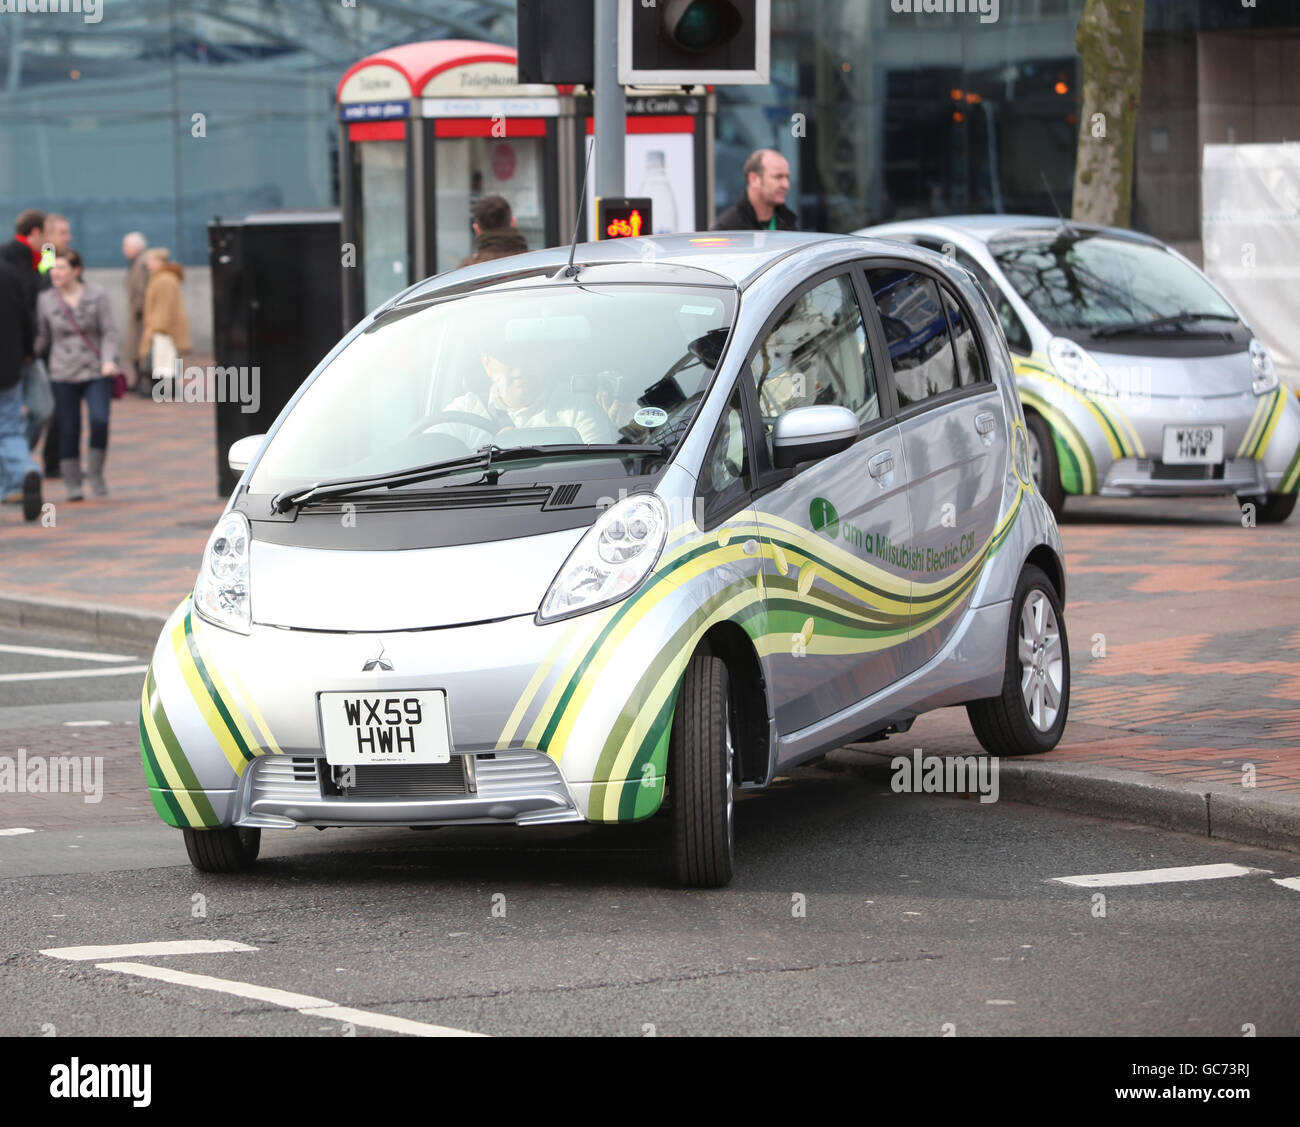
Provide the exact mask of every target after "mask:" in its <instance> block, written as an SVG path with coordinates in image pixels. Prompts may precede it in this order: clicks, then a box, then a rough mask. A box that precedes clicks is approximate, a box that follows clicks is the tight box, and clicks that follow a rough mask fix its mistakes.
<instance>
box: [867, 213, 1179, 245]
mask: <svg viewBox="0 0 1300 1127" xmlns="http://www.w3.org/2000/svg"><path fill="white" fill-rule="evenodd" d="M1069 226H1071V227H1072V228H1074V229H1075V230H1076V231H1083V232H1086V233H1088V234H1090V235H1108V236H1110V237H1112V238H1116V239H1124V240H1127V241H1129V242H1138V243H1147V244H1149V245H1151V246H1164V244H1163V243H1162V242H1161V241H1160V240H1159V239H1157V238H1155V237H1153V236H1151V235H1144V234H1142V233H1141V232H1140V231H1130V230H1128V229H1127V228H1124V227H1105V226H1101V225H1099V224H1096V223H1078V222H1075V221H1074V220H1070V221H1069ZM1061 227H1062V220H1061V219H1060V218H1058V217H1057V216H1055V215H998V214H984V215H941V216H936V217H934V218H931V219H904V220H901V221H899V222H896V223H882V224H879V225H877V226H875V227H864V228H862V229H861V230H859V231H857V232H856V233H857V234H859V235H867V236H875V237H877V238H884V239H887V238H889V237H890V235H892V234H904V233H906V234H918V235H925V234H931V235H939V236H942V235H949V234H962V235H966V236H967V237H969V238H973V239H978V240H979V241H980V242H983V243H994V242H998V241H999V240H1001V239H1003V238H1007V237H1013V238H1014V237H1015V236H1017V235H1032V234H1036V233H1039V232H1041V233H1042V234H1044V235H1055V234H1056V233H1058V232H1059V231H1060V230H1061Z"/></svg>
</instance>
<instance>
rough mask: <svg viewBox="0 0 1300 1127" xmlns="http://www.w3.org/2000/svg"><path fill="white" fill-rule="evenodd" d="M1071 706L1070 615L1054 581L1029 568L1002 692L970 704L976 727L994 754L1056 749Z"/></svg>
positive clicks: (1015, 604)
mask: <svg viewBox="0 0 1300 1127" xmlns="http://www.w3.org/2000/svg"><path fill="white" fill-rule="evenodd" d="M1069 707H1070V648H1069V643H1068V641H1067V639H1066V635H1065V615H1064V613H1063V612H1062V610H1061V600H1060V599H1059V598H1058V597H1057V594H1056V590H1055V588H1053V586H1052V584H1051V581H1050V580H1049V579H1048V578H1047V576H1046V575H1044V574H1043V572H1042V571H1041V570H1039V569H1038V568H1036V567H1034V566H1033V564H1027V565H1025V569H1024V571H1022V572H1021V573H1020V581H1019V582H1018V583H1017V584H1016V594H1015V598H1014V599H1013V600H1012V603H1011V624H1010V628H1009V629H1008V631H1007V649H1006V672H1005V673H1004V674H1003V679H1002V692H1001V693H999V694H998V695H997V696H995V697H990V698H989V699H987V700H977V701H972V702H971V703H970V704H968V705H967V706H966V714H967V715H968V716H969V717H970V724H971V727H972V728H973V729H974V731H975V736H976V738H977V739H978V740H979V742H980V744H981V746H982V747H983V748H984V750H985V751H987V752H988V753H989V754H990V755H1035V754H1038V753H1039V752H1044V751H1051V750H1052V748H1054V747H1055V746H1056V745H1057V743H1058V742H1059V741H1060V739H1061V733H1062V732H1064V731H1065V717H1066V713H1067V712H1068V711H1069Z"/></svg>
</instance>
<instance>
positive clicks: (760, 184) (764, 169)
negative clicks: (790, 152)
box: [710, 149, 799, 231]
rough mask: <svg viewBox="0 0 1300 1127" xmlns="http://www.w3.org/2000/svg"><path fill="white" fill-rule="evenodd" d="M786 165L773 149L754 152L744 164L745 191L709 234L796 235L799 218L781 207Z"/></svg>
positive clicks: (787, 185)
mask: <svg viewBox="0 0 1300 1127" xmlns="http://www.w3.org/2000/svg"><path fill="white" fill-rule="evenodd" d="M789 193H790V162H789V161H787V160H786V159H785V157H783V156H782V155H781V154H780V153H778V152H777V151H776V150H775V149H758V150H756V151H754V152H752V153H750V154H749V159H748V160H747V161H745V191H744V192H743V193H742V194H741V197H740V199H738V200H737V201H736V202H735V203H734V204H732V205H731V207H729V208H727V210H726V211H724V212H723V213H722V214H721V215H719V216H718V218H717V219H715V220H714V221H713V226H712V228H710V229H711V230H713V231H797V230H799V217H798V216H797V215H795V213H794V212H793V211H791V210H790V209H789V208H788V207H786V206H785V197H786V196H787V195H789Z"/></svg>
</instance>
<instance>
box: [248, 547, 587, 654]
mask: <svg viewBox="0 0 1300 1127" xmlns="http://www.w3.org/2000/svg"><path fill="white" fill-rule="evenodd" d="M584 532H586V528H569V529H564V530H561V531H558V532H548V533H544V534H542V535H539V536H526V537H521V538H515V539H510V540H494V541H491V542H488V543H479V544H458V545H453V546H450V547H440V548H420V549H414V550H406V551H373V552H367V551H343V550H332V549H322V548H303V547H293V546H287V545H284V544H273V543H268V542H267V541H265V540H257V539H254V540H253V542H252V545H251V550H250V556H249V593H250V595H251V602H252V618H253V622H255V623H257V624H259V625H263V626H283V627H290V628H293V629H299V630H346V631H391V630H419V629H428V628H431V627H439V626H462V625H465V624H467V623H471V622H487V621H491V620H493V619H499V618H512V617H515V616H517V615H524V614H528V615H531V614H535V613H536V611H537V608H538V607H539V606H540V605H541V602H542V598H543V596H544V595H545V594H546V591H547V589H548V588H549V587H550V585H551V581H552V580H553V579H554V578H555V574H556V572H558V571H559V570H560V566H561V565H562V564H563V563H564V561H565V559H566V558H567V557H568V555H569V552H571V551H572V550H573V547H574V545H576V544H577V543H578V541H579V540H580V539H581V538H582V535H583V533H584Z"/></svg>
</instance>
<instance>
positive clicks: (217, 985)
mask: <svg viewBox="0 0 1300 1127" xmlns="http://www.w3.org/2000/svg"><path fill="white" fill-rule="evenodd" d="M95 965H96V967H98V969H100V970H115V971H120V972H121V973H123V974H134V975H139V977H141V978H152V979H156V980H157V981H159V982H171V983H174V984H176V985H178V986H192V987H194V988H195V989H196V990H216V991H218V992H220V993H222V994H233V995H234V996H235V997H237V998H249V999H251V1000H252V1001H255V1002H266V1003H267V1004H269V1005H272V1006H283V1007H284V1008H285V1009H289V1010H297V1011H298V1012H299V1013H300V1014H302V1015H303V1016H304V1017H323V1018H328V1019H329V1020H330V1021H347V1022H351V1023H352V1024H353V1025H362V1026H365V1027H366V1028H368V1029H383V1030H386V1031H387V1032H389V1033H408V1034H410V1035H411V1036H412V1037H482V1036H483V1034H481V1033H470V1032H468V1031H467V1030H464V1029H449V1028H448V1027H447V1026H444V1025H427V1024H425V1023H424V1022H421V1021H409V1020H407V1019H406V1018H403V1017H392V1016H390V1015H389V1014H380V1013H373V1012H372V1011H370V1010H354V1009H352V1008H351V1007H349V1006H340V1005H338V1004H337V1003H335V1002H331V1001H329V1000H328V999H326V998H315V997H312V995H310V994H294V993H292V992H290V991H288V990H277V989H275V988H274V987H270V986H257V985H255V984H253V983H251V982H236V981H234V980H233V979H229V978H213V977H212V976H211V975H206V974H190V973H188V972H187V971H183V970H176V969H175V968H173V967H151V966H147V965H146V964H144V963H96V964H95Z"/></svg>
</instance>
